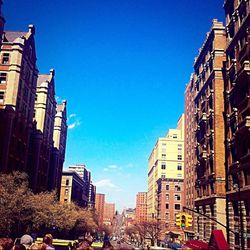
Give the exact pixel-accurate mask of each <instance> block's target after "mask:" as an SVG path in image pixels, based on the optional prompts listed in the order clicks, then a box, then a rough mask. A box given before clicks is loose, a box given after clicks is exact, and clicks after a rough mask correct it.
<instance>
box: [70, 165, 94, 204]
mask: <svg viewBox="0 0 250 250" xmlns="http://www.w3.org/2000/svg"><path fill="white" fill-rule="evenodd" d="M69 170H71V171H75V172H76V173H77V174H78V175H79V176H80V177H81V178H82V179H83V181H84V191H83V196H84V199H86V200H87V203H88V207H89V208H94V207H95V194H96V187H95V186H94V185H93V184H92V181H91V172H90V171H88V170H87V168H86V165H84V164H76V165H71V166H69Z"/></svg>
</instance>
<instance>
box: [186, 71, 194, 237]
mask: <svg viewBox="0 0 250 250" xmlns="http://www.w3.org/2000/svg"><path fill="white" fill-rule="evenodd" d="M194 110H195V105H194V78H193V75H192V76H191V79H190V82H189V83H188V84H187V86H186V90H185V143H184V145H185V170H184V171H185V178H184V193H185V195H184V197H185V202H184V203H185V204H186V207H188V208H191V209H194V200H195V198H196V190H195V185H194V183H195V180H196V177H195V174H194V173H195V146H194V145H195V137H194V119H193V118H194ZM188 213H189V214H191V215H192V217H193V218H194V216H195V214H194V213H192V212H190V211H188ZM185 232H186V233H187V235H190V236H192V235H194V220H193V225H192V227H191V228H188V229H185Z"/></svg>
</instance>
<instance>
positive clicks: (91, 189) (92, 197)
mask: <svg viewBox="0 0 250 250" xmlns="http://www.w3.org/2000/svg"><path fill="white" fill-rule="evenodd" d="M95 201H96V186H95V185H93V184H92V183H90V186H89V196H88V208H89V209H94V208H95Z"/></svg>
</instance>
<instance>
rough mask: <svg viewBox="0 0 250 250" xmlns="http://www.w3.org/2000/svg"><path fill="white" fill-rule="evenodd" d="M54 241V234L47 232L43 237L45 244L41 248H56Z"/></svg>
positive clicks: (44, 249) (51, 249)
mask: <svg viewBox="0 0 250 250" xmlns="http://www.w3.org/2000/svg"><path fill="white" fill-rule="evenodd" d="M52 243H53V236H52V235H51V234H46V235H45V236H44V237H43V244H42V246H41V250H55V248H54V247H53V245H52Z"/></svg>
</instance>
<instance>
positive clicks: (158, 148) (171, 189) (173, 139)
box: [147, 115, 184, 233]
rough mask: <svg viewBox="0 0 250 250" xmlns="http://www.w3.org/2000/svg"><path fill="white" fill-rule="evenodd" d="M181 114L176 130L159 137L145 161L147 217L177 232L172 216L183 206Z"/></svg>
mask: <svg viewBox="0 0 250 250" xmlns="http://www.w3.org/2000/svg"><path fill="white" fill-rule="evenodd" d="M183 179H184V115H182V116H181V117H180V119H179V121H178V124H177V128H176V129H170V130H169V132H168V133H167V135H166V137H162V138H159V139H158V140H157V142H156V144H155V147H154V149H153V150H152V153H151V155H150V157H149V160H148V197H147V206H148V207H147V217H148V219H149V220H150V219H157V221H158V222H160V223H161V224H164V228H165V229H166V232H168V231H172V232H173V231H174V232H177V233H178V232H179V228H178V227H176V226H175V215H176V214H177V213H179V212H180V211H181V210H182V207H183V205H184V185H183Z"/></svg>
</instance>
